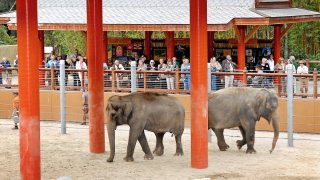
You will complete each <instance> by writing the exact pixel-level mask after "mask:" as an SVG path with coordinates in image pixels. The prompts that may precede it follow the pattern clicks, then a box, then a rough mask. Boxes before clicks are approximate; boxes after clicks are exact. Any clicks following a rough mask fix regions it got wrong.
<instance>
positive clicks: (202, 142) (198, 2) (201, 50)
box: [190, 0, 208, 169]
mask: <svg viewBox="0 0 320 180" xmlns="http://www.w3.org/2000/svg"><path fill="white" fill-rule="evenodd" d="M207 35H208V32H207V0H190V52H191V54H190V59H191V61H190V62H191V73H190V74H191V102H192V103H191V166H192V167H193V168H199V169H200V168H207V167H208V82H207V79H208V73H207V66H204V65H205V64H207V62H208V60H207V58H208V48H207V47H208V38H207Z"/></svg>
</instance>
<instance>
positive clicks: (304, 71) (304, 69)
mask: <svg viewBox="0 0 320 180" xmlns="http://www.w3.org/2000/svg"><path fill="white" fill-rule="evenodd" d="M297 73H298V74H308V67H307V66H302V67H301V66H299V67H298V69H297Z"/></svg>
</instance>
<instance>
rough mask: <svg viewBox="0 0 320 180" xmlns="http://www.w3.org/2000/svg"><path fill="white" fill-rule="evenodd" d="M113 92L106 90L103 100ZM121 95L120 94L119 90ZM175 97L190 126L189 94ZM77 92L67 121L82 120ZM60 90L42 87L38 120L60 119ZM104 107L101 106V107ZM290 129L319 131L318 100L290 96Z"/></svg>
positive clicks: (4, 114) (283, 117)
mask: <svg viewBox="0 0 320 180" xmlns="http://www.w3.org/2000/svg"><path fill="white" fill-rule="evenodd" d="M114 94H115V93H111V92H106V93H105V96H104V102H107V100H108V98H109V97H110V96H112V95H114ZM122 94H124V93H122ZM172 96H175V97H177V98H178V100H179V101H180V102H181V103H182V104H183V106H184V107H185V111H186V126H190V119H191V109H190V105H191V102H190V96H189V95H172ZM0 99H1V100H0V118H3V119H7V118H11V117H10V116H11V109H12V99H13V95H12V90H8V89H2V90H0ZM81 102H82V99H81V92H75V91H68V92H66V113H67V121H72V122H81V121H82V105H81ZM59 105H60V93H59V91H49V90H44V91H41V92H40V112H41V113H40V118H41V120H59V118H60V114H59V113H60V108H59ZM104 109H105V107H104ZM278 112H279V114H280V130H281V131H286V130H287V101H286V99H280V100H279V109H278ZM257 129H258V130H272V126H271V125H269V124H268V123H267V121H265V120H264V119H261V120H260V121H259V122H258V123H257ZM294 130H295V132H311V133H320V100H314V99H311V98H310V99H294Z"/></svg>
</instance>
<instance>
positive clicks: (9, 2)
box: [0, 0, 15, 13]
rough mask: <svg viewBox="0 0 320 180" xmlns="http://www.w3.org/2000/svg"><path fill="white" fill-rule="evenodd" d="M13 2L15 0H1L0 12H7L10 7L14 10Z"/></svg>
mask: <svg viewBox="0 0 320 180" xmlns="http://www.w3.org/2000/svg"><path fill="white" fill-rule="evenodd" d="M14 3H15V0H1V1H0V13H3V12H8V11H9V10H10V8H11V7H13V8H14V9H12V10H15V6H14Z"/></svg>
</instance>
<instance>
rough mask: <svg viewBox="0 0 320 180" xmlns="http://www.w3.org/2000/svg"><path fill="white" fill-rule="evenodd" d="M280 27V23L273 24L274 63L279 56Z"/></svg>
mask: <svg viewBox="0 0 320 180" xmlns="http://www.w3.org/2000/svg"><path fill="white" fill-rule="evenodd" d="M281 27H282V24H278V25H275V26H274V47H273V48H274V49H273V51H274V54H273V57H274V63H275V64H276V63H277V62H278V60H279V58H280V57H281Z"/></svg>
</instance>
